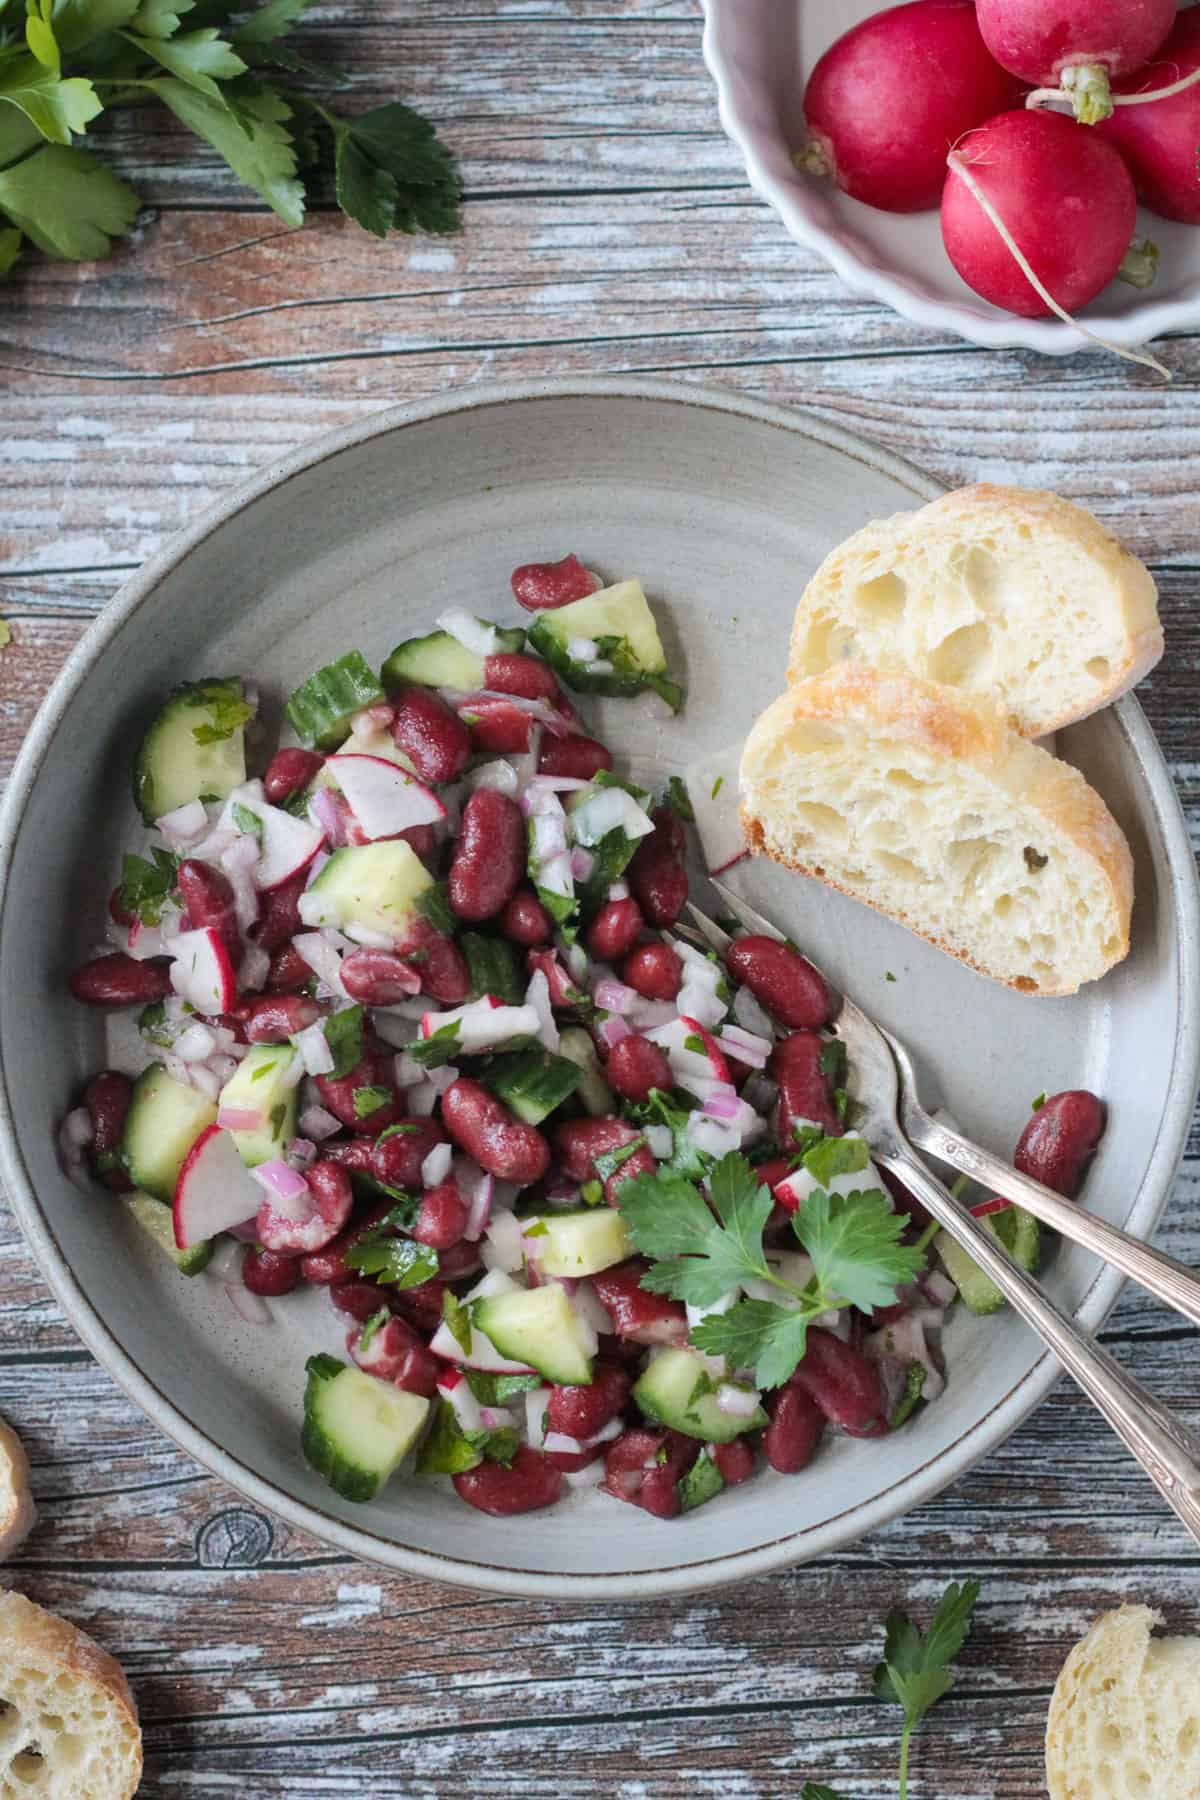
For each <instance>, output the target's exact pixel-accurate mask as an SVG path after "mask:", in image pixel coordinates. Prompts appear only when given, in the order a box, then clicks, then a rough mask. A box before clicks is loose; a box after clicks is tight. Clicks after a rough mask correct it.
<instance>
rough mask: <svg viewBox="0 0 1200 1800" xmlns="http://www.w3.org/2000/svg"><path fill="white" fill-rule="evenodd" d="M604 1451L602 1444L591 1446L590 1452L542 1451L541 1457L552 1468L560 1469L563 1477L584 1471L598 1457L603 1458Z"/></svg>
mask: <svg viewBox="0 0 1200 1800" xmlns="http://www.w3.org/2000/svg"><path fill="white" fill-rule="evenodd" d="M604 1451H605V1445H604V1444H593V1445H592V1447H591V1449H590V1450H543V1451H542V1455H543V1456H544V1457H545V1458H546V1461H547V1462H548V1463H549V1464H550V1466H551V1467H552V1468H555V1469H561V1470H562V1472H563V1474H564V1475H573V1474H575V1472H576V1471H577V1470H578V1469H586V1468H587V1466H588V1464H589V1463H593V1462H595V1461H596V1458H597V1457H598V1456H603V1455H604Z"/></svg>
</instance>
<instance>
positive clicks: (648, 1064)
mask: <svg viewBox="0 0 1200 1800" xmlns="http://www.w3.org/2000/svg"><path fill="white" fill-rule="evenodd" d="M604 1073H605V1075H606V1077H607V1079H608V1084H609V1086H610V1087H613V1088H615V1089H616V1091H617V1093H618V1094H620V1096H621V1098H622V1099H623V1100H648V1099H649V1098H650V1090H651V1088H662V1089H663V1090H664V1091H665V1092H669V1091H670V1089H671V1087H672V1086H673V1085H674V1080H673V1077H672V1075H671V1065H670V1063H669V1062H668V1061H667V1058H666V1054H665V1052H664V1051H662V1050H661V1049H660V1048H659V1046H658V1045H657V1044H652V1043H651V1042H650V1039H649V1038H644V1037H640V1036H639V1035H638V1034H637V1033H636V1032H634V1033H632V1034H631V1035H630V1036H629V1037H627V1038H622V1039H621V1041H620V1043H619V1044H614V1045H613V1047H612V1049H611V1050H610V1051H609V1053H608V1061H607V1063H606V1064H605V1065H604Z"/></svg>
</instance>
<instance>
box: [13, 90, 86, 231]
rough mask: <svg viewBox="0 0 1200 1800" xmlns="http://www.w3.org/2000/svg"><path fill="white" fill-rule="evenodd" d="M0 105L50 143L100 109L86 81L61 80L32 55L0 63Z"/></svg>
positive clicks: (65, 139)
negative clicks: (11, 109) (11, 108)
mask: <svg viewBox="0 0 1200 1800" xmlns="http://www.w3.org/2000/svg"><path fill="white" fill-rule="evenodd" d="M4 105H8V106H15V107H16V108H17V110H18V111H19V112H23V113H24V115H25V117H26V118H27V119H28V120H29V122H30V124H31V125H35V126H36V127H37V129H38V131H39V132H40V133H41V135H42V136H43V137H44V138H46V139H47V140H48V141H49V142H50V143H52V144H63V145H67V144H70V142H71V135H72V133H73V132H81V131H84V130H86V128H87V125H88V121H89V120H91V119H94V118H95V117H96V114H97V113H99V112H102V111H103V110H104V109H103V105H102V103H101V100H100V96H99V95H98V94H97V92H96V90H95V88H94V87H93V86H92V83H91V82H90V81H88V80H86V79H84V78H83V77H80V76H75V77H73V78H71V79H68V80H65V81H64V80H63V78H62V77H61V75H59V74H58V73H57V72H56V71H55V70H54V69H52V68H50V69H47V68H43V66H42V64H41V63H40V62H39V61H38V59H37V57H36V56H15V57H13V58H12V59H11V60H10V61H9V62H8V63H7V65H5V64H2V63H0V108H3V106H4ZM44 173H45V171H44ZM5 210H6V211H7V210H8V209H7V207H6V208H5ZM32 235H33V234H32V232H31V233H30V236H32Z"/></svg>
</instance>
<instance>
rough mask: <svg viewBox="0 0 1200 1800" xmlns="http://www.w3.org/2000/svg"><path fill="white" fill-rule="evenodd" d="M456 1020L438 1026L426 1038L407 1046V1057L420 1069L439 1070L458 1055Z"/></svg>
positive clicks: (418, 1039)
mask: <svg viewBox="0 0 1200 1800" xmlns="http://www.w3.org/2000/svg"><path fill="white" fill-rule="evenodd" d="M458 1047H459V1029H458V1020H457V1019H451V1020H450V1021H449V1023H448V1024H446V1025H439V1026H438V1028H437V1030H436V1031H433V1032H431V1033H430V1035H429V1036H428V1037H427V1038H417V1039H416V1040H415V1042H413V1043H411V1044H410V1045H409V1046H408V1055H409V1056H411V1058H412V1060H413V1061H414V1062H415V1063H416V1064H417V1065H418V1067H420V1068H422V1069H441V1068H444V1067H445V1065H446V1064H447V1063H449V1062H453V1061H454V1058H455V1057H456V1056H457V1055H458Z"/></svg>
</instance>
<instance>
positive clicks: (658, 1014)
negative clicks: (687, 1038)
mask: <svg viewBox="0 0 1200 1800" xmlns="http://www.w3.org/2000/svg"><path fill="white" fill-rule="evenodd" d="M627 1016H628V1019H629V1023H630V1024H631V1025H632V1026H633V1027H634V1028H635V1029H636V1030H637V1031H658V1030H659V1029H661V1027H662V1026H664V1025H669V1024H670V1023H671V1022H672V1020H674V1019H677V1018H678V1017H679V1015H678V1013H677V1012H676V1011H675V1008H674V1006H673V1005H672V1004H671V1002H670V1001H669V1000H643V999H641V998H640V997H639V999H638V1004H637V1005H636V1006H634V1007H631V1008H630V1010H629V1013H628V1015H627Z"/></svg>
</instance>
